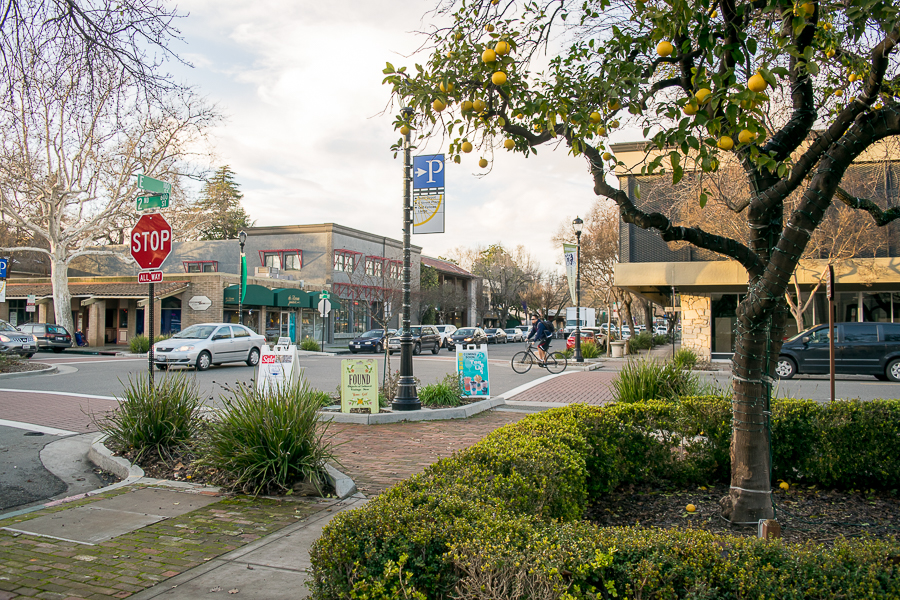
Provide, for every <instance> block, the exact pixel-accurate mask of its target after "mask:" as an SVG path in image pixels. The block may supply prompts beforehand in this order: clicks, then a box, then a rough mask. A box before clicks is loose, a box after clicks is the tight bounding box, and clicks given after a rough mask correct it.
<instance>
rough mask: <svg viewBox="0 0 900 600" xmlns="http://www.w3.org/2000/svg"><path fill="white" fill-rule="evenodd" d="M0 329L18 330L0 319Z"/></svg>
mask: <svg viewBox="0 0 900 600" xmlns="http://www.w3.org/2000/svg"><path fill="white" fill-rule="evenodd" d="M0 331H19V330H18V329H16V328H15V327H13V326H12V325H10V324H9V323H7V322H6V321H0Z"/></svg>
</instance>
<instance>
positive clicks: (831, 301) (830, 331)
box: [825, 265, 834, 402]
mask: <svg viewBox="0 0 900 600" xmlns="http://www.w3.org/2000/svg"><path fill="white" fill-rule="evenodd" d="M825 291H826V295H827V296H828V373H829V375H828V379H829V384H830V386H831V401H832V402H834V266H833V265H828V282H827V285H826V286H825Z"/></svg>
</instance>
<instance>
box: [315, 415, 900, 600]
mask: <svg viewBox="0 0 900 600" xmlns="http://www.w3.org/2000/svg"><path fill="white" fill-rule="evenodd" d="M898 407H900V402H898V401H893V400H891V401H874V402H868V403H859V402H847V403H834V404H831V405H817V404H815V403H811V402H807V401H801V400H782V401H778V402H776V403H774V405H773V446H774V447H776V448H778V447H779V445H780V446H782V448H781V449H780V450H778V451H777V452H776V454H775V458H776V460H775V471H774V474H773V476H774V478H785V479H787V478H788V477H783V473H782V471H783V472H784V473H786V472H787V471H790V472H791V473H792V474H791V475H790V477H789V478H790V479H792V480H793V479H796V478H798V477H802V478H804V479H805V480H807V481H810V482H812V481H819V478H821V477H827V478H829V479H827V480H828V481H830V482H831V484H832V485H845V486H852V485H857V481H859V480H860V477H862V476H861V475H859V474H855V473H853V472H851V471H849V470H848V469H844V468H841V465H843V464H844V463H842V460H847V461H851V464H853V465H858V464H861V461H865V463H864V464H865V468H864V469H863V472H864V473H865V475H864V477H865V480H866V481H868V482H869V484H871V485H867V487H882V488H883V487H892V486H896V485H897V483H896V481H897V479H896V478H895V475H894V474H896V473H897V467H898V464H900V458H898V457H897V456H896V453H894V454H895V455H892V454H891V453H890V452H889V449H890V448H896V447H897V444H898V433H900V429H898V428H900V425H898V419H897V418H896V417H897V415H898ZM730 408H731V407H730V401H729V400H726V399H722V398H685V399H683V400H682V401H680V402H677V403H671V402H644V403H634V404H621V405H619V404H617V405H610V406H606V407H603V408H600V407H588V406H585V405H573V406H570V407H566V408H561V409H554V410H551V411H547V412H544V413H541V414H538V415H532V416H529V417H527V418H525V419H523V420H521V421H519V422H517V423H514V424H511V425H508V426H506V427H503V428H501V429H498V430H496V431H494V432H493V433H491V434H490V435H489V436H487V437H486V438H485V439H484V440H482V441H481V442H479V443H477V444H475V445H474V446H472V447H471V448H469V449H467V450H464V451H462V452H458V453H455V454H454V455H453V456H452V457H450V458H448V459H444V460H441V461H439V462H437V463H435V464H434V465H431V466H430V467H428V468H426V470H425V471H424V472H423V473H421V474H419V475H416V476H413V477H411V478H409V479H407V480H405V481H403V482H400V483H399V484H397V485H395V486H394V487H393V488H391V489H390V490H388V491H387V492H385V493H384V494H382V495H380V496H378V497H377V498H375V499H373V500H372V501H371V502H369V503H368V504H367V505H366V506H365V507H363V508H361V509H358V510H354V511H349V512H345V513H341V514H339V515H337V516H336V517H335V519H334V520H333V521H332V523H331V524H330V525H329V526H328V527H327V528H326V529H325V531H324V533H323V535H322V537H321V538H320V539H319V540H318V541H317V542H316V543H315V545H314V546H313V549H312V551H311V558H312V584H311V585H312V589H313V593H314V597H315V598H319V599H322V600H324V599H332V598H334V599H337V598H359V599H368V600H376V599H382V598H384V599H387V598H417V599H426V598H428V599H430V598H434V599H438V598H451V597H452V598H473V599H474V598H484V599H487V598H560V599H563V598H569V599H575V598H600V597H612V595H613V592H615V595H617V597H619V598H624V597H641V596H643V597H653V598H681V597H692V598H735V597H746V598H763V597H777V598H795V597H796V598H801V597H802V598H808V597H841V596H843V597H867V598H881V597H885V598H886V597H897V595H898V594H900V552H898V551H897V549H896V546H895V545H892V544H890V543H888V542H874V541H869V542H855V543H851V542H841V543H838V544H836V545H835V546H834V547H833V548H830V549H827V548H822V547H814V546H805V545H783V544H780V543H769V542H761V541H759V540H755V539H745V538H733V537H727V536H715V535H712V534H708V533H705V532H700V531H690V532H686V531H664V530H644V529H639V528H599V527H596V526H594V525H592V524H590V523H585V522H582V521H580V520H579V519H580V518H581V515H582V511H583V509H584V507H585V505H586V504H587V500H588V498H589V496H590V495H593V494H599V493H603V492H605V491H609V490H612V489H615V488H616V487H617V486H619V485H622V484H627V483H635V482H641V481H650V482H652V481H658V480H662V479H668V480H672V481H676V482H682V483H691V482H698V483H699V482H703V483H712V482H714V481H727V479H728V470H729V464H728V452H729V443H730V434H731V423H730ZM882 420H888V421H889V422H882ZM842 435H853V436H857V437H856V438H855V439H857V440H859V439H864V440H866V442H867V444H868V447H866V448H861V447H859V445H858V444H856V443H855V442H854V439H847V440H844V442H843V443H841V436H842ZM859 436H863V437H859ZM822 452H829V453H837V455H836V456H828V457H821V456H820V453H822ZM859 454H863V455H864V456H863V457H862V458H858V456H857V455H859ZM779 469H780V470H781V471H779ZM761 573H764V576H761ZM638 588H640V589H638ZM591 594H594V595H593V596H592V595H591Z"/></svg>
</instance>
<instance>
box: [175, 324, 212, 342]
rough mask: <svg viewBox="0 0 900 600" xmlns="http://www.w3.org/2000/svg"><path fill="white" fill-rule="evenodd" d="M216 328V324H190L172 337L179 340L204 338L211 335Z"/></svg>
mask: <svg viewBox="0 0 900 600" xmlns="http://www.w3.org/2000/svg"><path fill="white" fill-rule="evenodd" d="M216 328H218V325H191V326H190V327H188V328H187V329H184V330H182V331H179V332H178V333H176V334H175V335H173V336H172V337H173V338H177V339H181V340H205V339H206V338H208V337H209V336H211V335H212V332H213V331H215V330H216Z"/></svg>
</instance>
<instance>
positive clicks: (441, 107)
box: [431, 98, 447, 112]
mask: <svg viewBox="0 0 900 600" xmlns="http://www.w3.org/2000/svg"><path fill="white" fill-rule="evenodd" d="M431 106H432V108H434V110H436V111H437V112H441V111H442V110H444V109H445V108H447V105H446V104H444V103H443V102H441V99H440V98H438V99H437V100H435V101H434V102H432V103H431Z"/></svg>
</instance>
